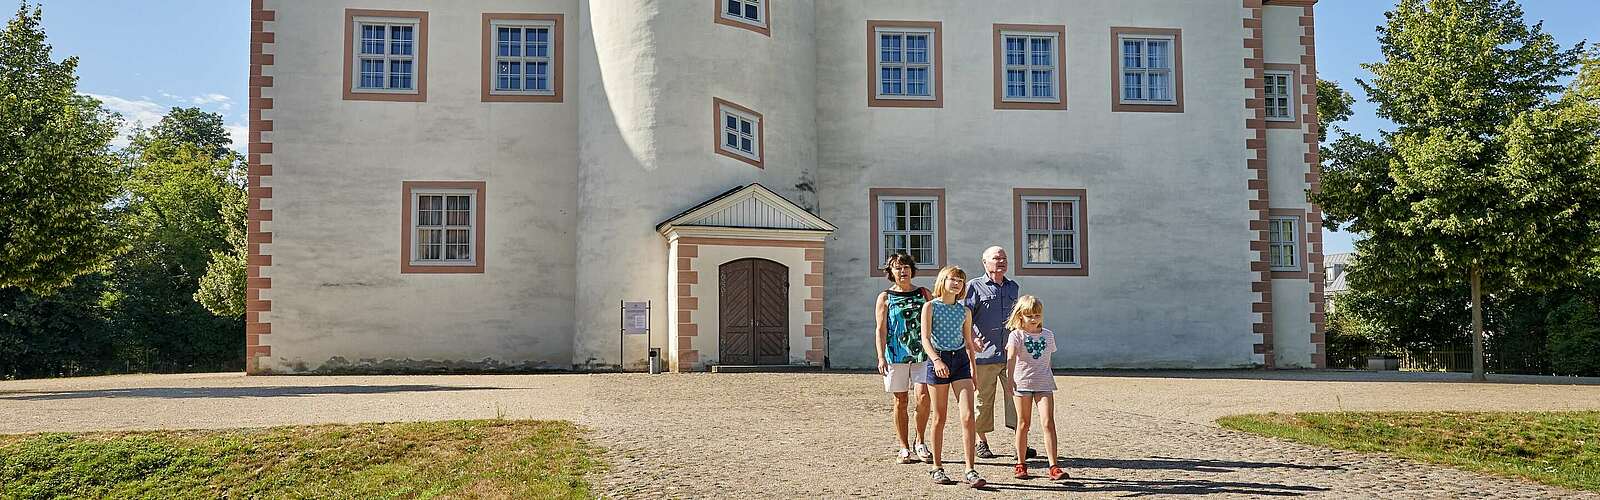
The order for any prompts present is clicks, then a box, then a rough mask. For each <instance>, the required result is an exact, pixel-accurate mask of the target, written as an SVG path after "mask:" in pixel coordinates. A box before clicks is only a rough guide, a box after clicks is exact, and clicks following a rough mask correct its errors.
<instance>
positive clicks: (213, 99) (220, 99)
mask: <svg viewBox="0 0 1600 500" xmlns="http://www.w3.org/2000/svg"><path fill="white" fill-rule="evenodd" d="M232 101H233V99H232V98H229V97H228V96H225V95H222V94H215V93H213V94H206V95H198V96H194V97H190V98H189V102H192V103H195V104H211V103H220V104H227V103H229V102H232Z"/></svg>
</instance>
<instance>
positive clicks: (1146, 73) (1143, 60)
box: [1122, 37, 1174, 104]
mask: <svg viewBox="0 0 1600 500" xmlns="http://www.w3.org/2000/svg"><path fill="white" fill-rule="evenodd" d="M1171 54H1172V40H1169V39H1157V38H1133V37H1124V38H1123V39H1122V102H1148V103H1162V104H1166V103H1171V102H1174V99H1173V97H1172V94H1173V92H1172V59H1171Z"/></svg>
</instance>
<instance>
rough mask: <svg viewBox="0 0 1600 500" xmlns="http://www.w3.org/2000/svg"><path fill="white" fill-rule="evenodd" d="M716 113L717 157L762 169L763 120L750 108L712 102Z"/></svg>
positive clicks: (721, 101)
mask: <svg viewBox="0 0 1600 500" xmlns="http://www.w3.org/2000/svg"><path fill="white" fill-rule="evenodd" d="M712 109H713V110H714V111H715V112H716V117H717V119H716V122H715V123H716V124H717V131H716V137H717V138H718V139H717V146H716V153H717V154H720V155H723V156H727V157H730V158H734V159H736V160H739V161H743V162H745V163H749V164H751V165H755V166H756V167H762V165H763V157H762V151H761V147H762V144H763V143H764V142H763V137H762V117H761V114H760V113H757V112H755V111H753V110H751V109H750V108H746V107H744V106H740V105H738V104H734V103H732V102H728V101H725V100H722V99H716V98H713V99H712Z"/></svg>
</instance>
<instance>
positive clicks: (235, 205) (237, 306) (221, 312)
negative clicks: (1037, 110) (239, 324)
mask: <svg viewBox="0 0 1600 500" xmlns="http://www.w3.org/2000/svg"><path fill="white" fill-rule="evenodd" d="M230 185H232V186H234V187H237V185H233V184H230ZM222 202H223V204H222V221H223V224H224V225H225V226H226V227H227V231H228V234H227V241H228V248H227V249H225V250H212V251H211V263H210V264H207V265H206V272H205V275H204V276H201V277H200V289H199V290H198V291H196V292H195V293H194V300H196V301H199V302H200V305H203V306H205V308H206V310H208V311H211V313H212V314H215V315H217V316H223V317H230V318H243V317H244V295H245V270H246V266H245V259H247V258H248V254H247V253H246V247H245V209H246V208H247V207H246V205H247V200H246V197H245V191H244V190H243V189H225V190H224V192H223V193H222Z"/></svg>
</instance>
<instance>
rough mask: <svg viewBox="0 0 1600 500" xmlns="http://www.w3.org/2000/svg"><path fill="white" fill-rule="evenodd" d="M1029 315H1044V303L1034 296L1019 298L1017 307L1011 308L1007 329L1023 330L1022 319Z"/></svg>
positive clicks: (1007, 319)
mask: <svg viewBox="0 0 1600 500" xmlns="http://www.w3.org/2000/svg"><path fill="white" fill-rule="evenodd" d="M1029 314H1044V303H1043V302H1039V298H1038V297H1034V296H1032V295H1023V296H1021V297H1017V305H1016V307H1012V308H1011V317H1008V318H1006V329H1007V330H1021V329H1022V317H1023V316H1025V315H1029Z"/></svg>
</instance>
